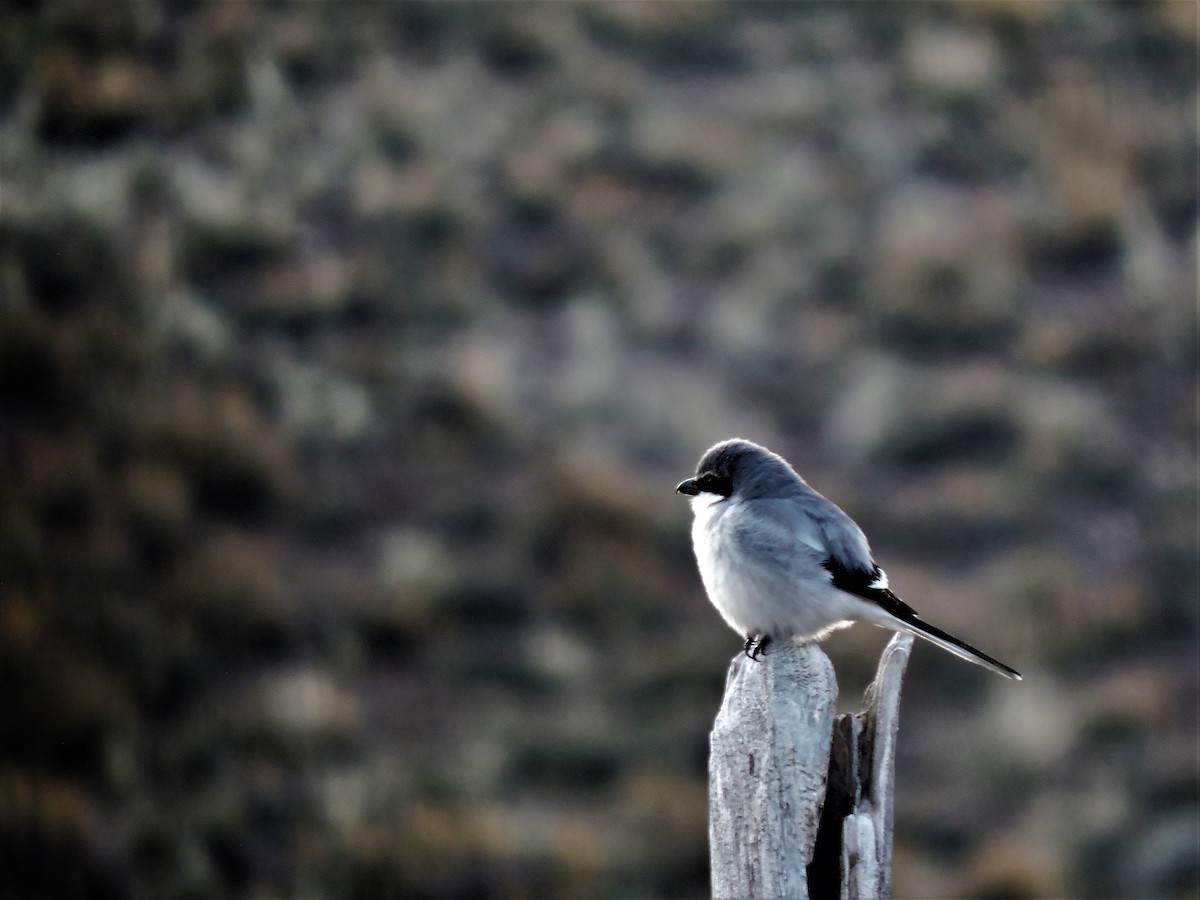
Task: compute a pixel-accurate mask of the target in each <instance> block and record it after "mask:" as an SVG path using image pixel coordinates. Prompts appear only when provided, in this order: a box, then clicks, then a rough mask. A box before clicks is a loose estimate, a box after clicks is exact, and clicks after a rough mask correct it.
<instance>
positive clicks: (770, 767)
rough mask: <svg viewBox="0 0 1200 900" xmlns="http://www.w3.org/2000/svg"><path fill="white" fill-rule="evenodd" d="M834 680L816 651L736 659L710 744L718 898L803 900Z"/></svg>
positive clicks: (784, 650)
mask: <svg viewBox="0 0 1200 900" xmlns="http://www.w3.org/2000/svg"><path fill="white" fill-rule="evenodd" d="M836 705H837V681H836V680H835V678H834V674H833V665H832V664H831V663H830V662H829V658H828V657H827V656H826V655H825V654H824V653H822V652H821V650H820V648H818V647H817V646H816V645H815V644H806V645H798V644H792V643H788V642H780V643H779V644H777V645H776V646H773V647H772V648H771V649H770V651H769V652H768V653H767V654H766V655H765V656H763V657H761V658H760V659H759V661H757V662H755V661H752V660H750V659H747V658H746V657H745V656H744V655H740V654H739V655H738V656H737V657H735V658H734V660H733V662H732V664H731V665H730V667H729V675H728V677H727V680H726V685H725V699H724V701H723V702H722V704H721V710H720V712H719V713H718V714H717V719H716V722H715V723H714V725H713V730H712V735H711V740H710V743H711V756H710V759H709V849H710V857H711V865H712V869H711V876H712V890H713V896H715V897H749V898H755V897H808V882H807V875H806V867H807V866H808V862H809V860H810V859H811V858H812V853H813V848H814V846H815V844H816V838H817V827H818V823H819V821H820V817H821V803H822V801H823V799H824V796H825V778H826V775H827V774H828V770H829V747H830V742H831V738H832V733H833V732H832V729H833V717H834V713H835V710H836Z"/></svg>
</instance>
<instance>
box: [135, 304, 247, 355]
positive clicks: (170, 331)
mask: <svg viewBox="0 0 1200 900" xmlns="http://www.w3.org/2000/svg"><path fill="white" fill-rule="evenodd" d="M152 316H153V322H154V325H155V326H156V327H157V329H159V334H160V336H161V339H162V340H163V341H164V343H165V344H166V345H167V346H168V347H177V348H179V349H180V350H182V351H183V352H184V353H185V354H187V355H189V356H192V357H194V358H196V359H199V360H203V361H205V362H213V361H216V360H218V359H220V358H222V357H224V356H225V355H226V354H228V353H229V351H230V349H231V348H232V346H233V332H232V329H231V326H230V323H229V320H228V319H227V318H226V317H225V316H224V315H222V312H221V310H220V309H219V308H218V307H216V306H215V305H213V304H211V303H208V302H206V299H205V298H204V297H202V296H200V295H199V294H194V293H192V292H190V291H187V290H179V291H174V292H172V293H170V294H167V295H166V296H165V297H162V298H161V299H160V300H159V301H158V304H157V307H156V308H154V309H153V310H152Z"/></svg>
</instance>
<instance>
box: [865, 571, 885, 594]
mask: <svg viewBox="0 0 1200 900" xmlns="http://www.w3.org/2000/svg"><path fill="white" fill-rule="evenodd" d="M877 571H878V572H879V574H878V575H877V576H875V580H874V581H872V582H871V583H870V584H869V585H867V586H868V587H869V588H871V589H872V590H876V591H882V590H885V589H886V588H887V586H888V580H887V572H885V571H883V569H878V570H877Z"/></svg>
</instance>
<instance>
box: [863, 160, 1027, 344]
mask: <svg viewBox="0 0 1200 900" xmlns="http://www.w3.org/2000/svg"><path fill="white" fill-rule="evenodd" d="M877 235H878V238H877V240H878V248H879V258H878V262H877V263H876V265H875V266H874V268H873V271H872V273H871V275H872V278H871V280H872V285H873V293H874V295H875V296H877V297H878V298H879V302H880V311H879V312H880V317H881V320H882V326H883V330H884V337H885V338H886V339H888V341H889V343H891V344H892V345H893V346H899V347H900V348H902V349H903V351H904V352H905V353H906V354H907V355H909V356H911V357H914V358H928V357H931V356H932V357H936V356H938V355H941V354H945V353H948V352H954V353H964V352H967V351H973V352H978V351H980V350H989V349H996V348H998V347H1002V346H1004V345H1005V344H1006V343H1007V341H1008V340H1009V338H1010V337H1011V335H1012V334H1013V332H1014V331H1015V328H1016V324H1017V308H1016V294H1017V290H1018V288H1019V287H1020V284H1021V277H1022V273H1021V262H1020V257H1019V252H1020V244H1019V240H1018V237H1019V236H1018V231H1017V222H1016V219H1015V210H1014V209H1013V207H1012V204H1011V203H1010V202H1009V201H1008V200H1007V199H1006V198H1005V197H1003V196H1002V195H1000V194H999V193H980V192H967V191H959V190H954V189H951V188H947V187H945V186H942V185H936V184H932V183H928V182H919V181H916V182H911V183H909V184H906V185H904V186H902V187H901V188H900V189H899V190H897V191H895V192H894V193H893V194H892V195H891V196H889V197H888V198H887V200H886V201H885V203H884V206H883V208H882V210H881V211H880V214H879V220H878V224H877Z"/></svg>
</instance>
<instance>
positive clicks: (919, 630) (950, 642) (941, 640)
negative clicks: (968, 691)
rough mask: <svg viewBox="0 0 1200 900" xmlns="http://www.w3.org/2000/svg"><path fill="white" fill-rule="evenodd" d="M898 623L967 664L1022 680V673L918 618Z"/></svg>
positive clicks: (901, 620)
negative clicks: (971, 663)
mask: <svg viewBox="0 0 1200 900" xmlns="http://www.w3.org/2000/svg"><path fill="white" fill-rule="evenodd" d="M897 622H898V623H900V624H902V625H903V627H904V630H905V631H908V632H910V633H911V634H915V635H916V636H917V637H920V638H924V639H925V640H927V641H929V642H930V643H931V644H937V646H939V647H941V648H942V649H943V650H948V651H949V652H951V653H953V654H954V655H955V656H958V657H960V658H962V659H965V660H966V661H967V662H973V663H975V665H977V666H983V667H984V668H986V669H991V670H992V671H993V672H997V673H999V674H1001V675H1003V676H1004V677H1005V678H1011V679H1012V680H1013V681H1020V680H1021V673H1020V672H1018V671H1017V670H1016V669H1013V668H1010V667H1009V666H1006V665H1005V664H1004V663H1002V662H1000V660H998V659H993V658H992V657H990V656H988V655H987V654H986V653H984V652H983V651H982V650H977V649H976V648H974V647H972V646H971V645H970V644H968V643H967V642H966V641H960V640H959V639H958V638H956V637H955V636H954V635H952V634H947V633H946V632H944V631H942V629H940V628H937V627H935V626H933V625H930V624H929V623H928V622H923V621H921V620H920V619H918V618H917V617H916V616H912V617H911V619H910V620H909V621H905V620H903V619H897Z"/></svg>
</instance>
